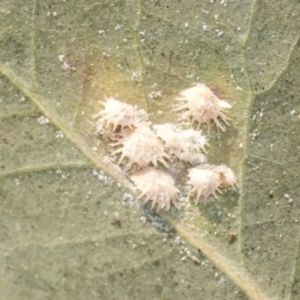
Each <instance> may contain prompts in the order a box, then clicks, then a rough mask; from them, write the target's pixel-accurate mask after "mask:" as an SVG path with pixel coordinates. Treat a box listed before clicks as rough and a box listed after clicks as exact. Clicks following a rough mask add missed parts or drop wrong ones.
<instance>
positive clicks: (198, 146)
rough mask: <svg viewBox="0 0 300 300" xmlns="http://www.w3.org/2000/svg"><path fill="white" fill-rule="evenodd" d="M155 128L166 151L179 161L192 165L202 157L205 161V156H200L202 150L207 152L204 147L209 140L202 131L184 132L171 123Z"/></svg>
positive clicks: (189, 130)
mask: <svg viewBox="0 0 300 300" xmlns="http://www.w3.org/2000/svg"><path fill="white" fill-rule="evenodd" d="M153 128H154V130H155V132H156V134H157V136H158V137H159V138H161V139H162V140H163V141H164V143H165V147H166V150H167V151H168V152H169V153H171V154H173V155H175V156H176V157H177V158H178V159H180V160H183V161H186V162H190V163H193V161H195V159H196V158H197V159H199V158H200V157H202V160H203V159H204V160H205V156H204V155H203V154H201V155H199V154H200V153H199V152H200V151H201V150H202V151H203V152H206V151H205V148H204V147H205V145H207V139H206V137H205V136H203V135H202V134H201V131H196V130H193V129H187V130H182V129H179V128H177V127H176V126H175V125H174V124H170V123H166V124H161V125H154V126H153Z"/></svg>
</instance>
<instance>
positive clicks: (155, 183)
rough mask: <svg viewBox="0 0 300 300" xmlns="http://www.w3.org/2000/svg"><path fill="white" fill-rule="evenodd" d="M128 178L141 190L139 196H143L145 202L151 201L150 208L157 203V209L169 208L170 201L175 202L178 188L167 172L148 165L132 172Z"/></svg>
mask: <svg viewBox="0 0 300 300" xmlns="http://www.w3.org/2000/svg"><path fill="white" fill-rule="evenodd" d="M130 179H131V180H132V181H133V182H134V184H135V185H136V189H137V190H139V191H140V192H141V194H140V196H139V198H141V197H143V196H145V197H146V198H145V202H147V201H152V208H153V207H154V206H155V205H156V204H157V207H158V209H165V210H169V209H170V206H171V202H172V203H173V204H175V201H176V197H177V193H179V190H178V189H177V188H176V187H175V184H174V180H173V178H172V177H171V176H170V175H169V174H167V173H165V172H163V171H160V170H158V169H155V168H152V167H148V168H145V169H142V170H140V171H138V172H136V173H134V174H133V175H132V176H131V177H130Z"/></svg>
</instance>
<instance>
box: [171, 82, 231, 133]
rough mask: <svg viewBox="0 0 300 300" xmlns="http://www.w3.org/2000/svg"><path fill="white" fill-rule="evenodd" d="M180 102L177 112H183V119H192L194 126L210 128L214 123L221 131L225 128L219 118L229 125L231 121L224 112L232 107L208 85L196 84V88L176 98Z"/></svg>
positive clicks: (187, 90) (183, 92)
mask: <svg viewBox="0 0 300 300" xmlns="http://www.w3.org/2000/svg"><path fill="white" fill-rule="evenodd" d="M176 100H178V101H179V102H180V105H179V106H178V107H177V109H176V110H177V111H180V110H183V111H184V112H183V113H182V118H183V119H192V124H193V123H194V122H198V127H200V126H201V124H203V123H205V124H207V126H208V128H210V123H211V121H213V122H214V123H215V125H216V127H217V129H220V130H221V131H225V128H224V127H223V126H222V125H221V123H220V122H219V120H218V118H220V119H221V120H222V121H223V122H224V123H225V124H227V125H228V122H227V120H229V119H228V118H227V117H226V116H225V114H224V111H225V110H226V109H230V108H231V105H230V104H229V103H228V102H226V101H224V100H220V99H219V98H218V97H217V96H216V95H215V94H214V93H213V92H212V91H211V90H210V89H209V88H208V87H207V86H206V85H204V84H196V85H195V86H194V87H192V88H189V89H186V90H184V91H182V92H181V93H180V96H179V97H177V98H176Z"/></svg>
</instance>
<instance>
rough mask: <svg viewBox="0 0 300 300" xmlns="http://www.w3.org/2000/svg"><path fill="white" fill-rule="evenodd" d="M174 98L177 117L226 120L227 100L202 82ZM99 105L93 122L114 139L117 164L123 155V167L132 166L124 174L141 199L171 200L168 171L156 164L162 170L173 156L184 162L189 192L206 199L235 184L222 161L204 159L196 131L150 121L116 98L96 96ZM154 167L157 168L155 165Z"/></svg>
mask: <svg viewBox="0 0 300 300" xmlns="http://www.w3.org/2000/svg"><path fill="white" fill-rule="evenodd" d="M176 100H177V101H178V102H179V104H178V105H177V107H176V109H175V110H176V111H180V112H181V118H182V119H185V120H189V121H191V123H192V124H193V123H194V122H197V123H198V129H199V127H200V126H201V124H203V123H205V124H207V127H208V130H209V129H210V125H211V122H214V123H215V125H216V127H217V129H218V130H219V129H220V130H221V131H224V130H225V128H224V127H223V126H222V125H221V123H220V120H221V121H223V122H224V123H225V124H228V123H227V121H228V118H227V117H226V116H225V114H224V110H226V109H230V108H231V105H230V104H229V103H227V102H226V101H224V100H220V99H219V98H218V97H217V96H216V95H215V94H214V93H213V92H212V91H211V90H210V89H209V88H208V87H206V86H205V85H204V84H197V85H195V86H194V87H192V88H189V89H187V90H184V91H183V92H181V94H180V96H179V97H178V98H176ZM102 104H103V105H104V109H103V110H102V111H100V113H99V114H98V115H97V116H96V117H99V121H98V124H99V125H100V126H101V127H104V128H105V129H106V132H107V133H108V134H109V135H110V137H111V138H112V139H113V140H114V141H115V143H114V144H113V146H115V147H118V148H117V150H115V151H114V152H113V153H112V155H115V154H118V155H120V159H119V164H121V163H122V162H123V161H124V160H125V161H126V163H127V166H128V167H131V166H136V168H135V169H137V171H135V172H134V173H133V174H132V175H131V176H130V179H131V180H132V181H133V183H134V184H135V185H136V189H137V190H139V191H140V192H141V194H140V197H143V196H145V202H146V201H149V200H151V201H153V202H152V207H154V206H155V204H157V206H158V209H166V210H169V209H170V205H171V202H172V203H173V204H175V201H176V198H177V194H178V193H179V190H178V188H177V187H176V186H175V183H174V180H173V178H172V176H171V175H169V174H168V173H167V172H165V171H162V170H161V169H165V170H166V171H167V170H168V164H169V163H170V162H172V161H174V160H175V159H178V160H180V161H182V162H184V163H185V165H186V166H195V165H196V167H193V168H189V169H188V170H187V171H188V174H187V176H188V178H189V180H188V181H187V184H188V185H190V186H191V190H190V194H189V196H190V195H192V194H193V195H196V199H197V200H199V199H200V198H201V197H203V198H204V200H207V199H208V197H209V196H210V195H213V196H214V197H215V198H217V194H216V193H217V192H220V188H227V187H232V188H234V189H235V186H236V178H235V175H234V173H233V172H232V170H231V169H230V168H228V167H227V166H225V165H221V166H213V165H209V164H207V159H206V156H205V153H206V150H205V145H206V144H207V138H206V137H205V136H203V135H202V134H201V131H199V130H194V129H191V128H190V129H181V128H180V127H179V126H176V125H175V124H171V123H165V124H156V125H151V123H150V122H148V114H147V113H146V112H145V111H144V110H142V109H138V108H137V107H135V106H132V105H129V104H127V103H123V102H120V101H117V100H115V99H113V98H109V99H107V101H106V102H102ZM158 167H160V169H158Z"/></svg>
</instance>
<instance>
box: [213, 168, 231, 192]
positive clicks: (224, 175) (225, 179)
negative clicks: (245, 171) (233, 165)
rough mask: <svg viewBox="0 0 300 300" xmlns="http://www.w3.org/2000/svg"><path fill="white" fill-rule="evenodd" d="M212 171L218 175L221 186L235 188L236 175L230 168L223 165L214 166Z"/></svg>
mask: <svg viewBox="0 0 300 300" xmlns="http://www.w3.org/2000/svg"><path fill="white" fill-rule="evenodd" d="M214 171H215V172H216V173H217V174H218V175H219V178H220V180H221V184H222V187H225V188H227V187H232V188H233V189H234V190H235V189H236V177H235V175H234V173H233V172H232V170H231V169H230V168H228V167H227V166H225V165H220V166H216V167H215V168H214Z"/></svg>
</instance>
